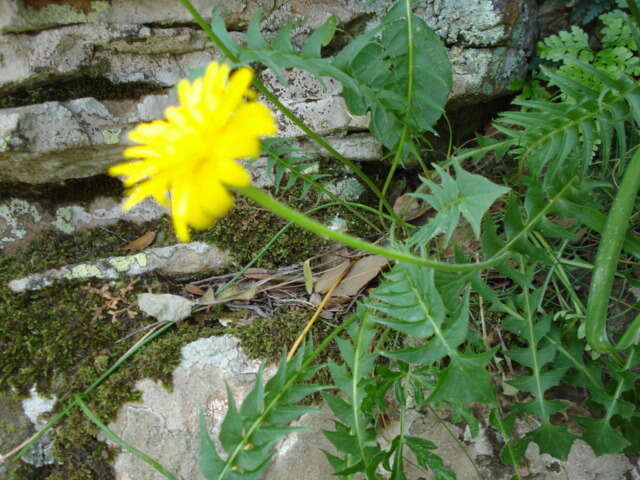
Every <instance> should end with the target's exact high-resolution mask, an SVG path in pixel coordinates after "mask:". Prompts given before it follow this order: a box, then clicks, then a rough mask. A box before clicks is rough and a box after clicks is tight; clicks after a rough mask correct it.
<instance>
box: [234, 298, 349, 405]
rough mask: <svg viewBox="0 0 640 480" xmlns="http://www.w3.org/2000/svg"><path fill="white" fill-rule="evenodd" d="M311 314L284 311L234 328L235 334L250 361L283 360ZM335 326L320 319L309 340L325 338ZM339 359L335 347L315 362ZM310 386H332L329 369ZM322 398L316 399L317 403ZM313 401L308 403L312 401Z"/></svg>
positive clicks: (322, 371) (318, 375)
mask: <svg viewBox="0 0 640 480" xmlns="http://www.w3.org/2000/svg"><path fill="white" fill-rule="evenodd" d="M311 315H312V312H310V311H305V310H292V311H287V312H283V313H281V314H279V315H276V316H274V317H271V318H263V319H260V320H257V321H255V322H253V323H252V324H251V325H248V326H246V327H242V328H238V329H234V330H232V331H230V332H229V333H232V334H233V335H235V336H236V337H238V338H239V339H240V346H241V347H242V349H243V351H244V352H245V354H246V355H247V356H248V357H249V358H255V359H260V360H263V359H266V360H268V361H270V362H272V363H277V362H279V361H280V358H281V356H282V352H283V351H288V349H289V347H290V346H291V345H293V342H295V340H296V338H298V335H300V332H301V331H302V329H303V328H304V326H305V325H306V323H307V322H308V321H309V319H310V318H311ZM333 328H334V327H333V326H332V325H331V324H329V323H327V322H325V321H323V320H322V319H318V320H317V321H316V323H315V324H314V326H313V328H312V329H311V331H310V332H309V334H308V336H307V340H309V339H323V338H325V337H326V336H327V335H328V334H329V333H330V332H331V331H332V330H333ZM337 357H338V350H337V348H335V345H334V344H332V345H330V346H329V347H328V348H327V349H326V350H325V351H324V352H323V353H322V354H321V355H320V356H319V357H318V358H317V359H316V361H315V364H320V363H323V362H325V361H326V360H327V358H333V359H334V360H335V359H337ZM309 383H320V384H323V385H329V384H331V383H332V382H331V378H330V375H329V372H328V371H327V369H322V370H319V371H318V372H317V373H316V374H315V375H314V376H313V377H312V378H311V379H309ZM318 399H319V398H315V400H318ZM312 400H313V399H312V398H309V399H307V401H312Z"/></svg>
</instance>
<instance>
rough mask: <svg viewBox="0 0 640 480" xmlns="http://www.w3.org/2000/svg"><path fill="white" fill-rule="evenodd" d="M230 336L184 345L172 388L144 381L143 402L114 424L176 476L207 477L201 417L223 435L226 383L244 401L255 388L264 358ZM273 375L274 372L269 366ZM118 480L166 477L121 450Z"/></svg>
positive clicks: (123, 409) (140, 386) (214, 433)
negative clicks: (200, 458) (201, 464)
mask: <svg viewBox="0 0 640 480" xmlns="http://www.w3.org/2000/svg"><path fill="white" fill-rule="evenodd" d="M238 342H239V341H238V339H236V338H235V337H232V336H230V335H224V336H222V337H211V338H202V339H200V340H197V341H196V342H193V343H190V344H189V345H186V346H185V347H183V349H182V357H183V359H182V362H181V363H180V365H179V366H178V368H176V369H175V370H174V372H173V388H172V390H171V392H168V391H167V390H166V389H165V388H164V387H163V386H162V385H161V384H160V382H156V381H153V380H148V379H147V380H141V381H139V382H137V383H136V387H137V388H138V389H139V390H140V391H141V392H142V396H141V401H140V402H132V403H127V404H125V405H124V406H122V407H121V408H120V410H119V412H118V416H117V419H116V421H115V422H114V423H112V424H111V425H110V428H111V429H112V430H113V431H114V432H115V433H116V434H117V435H120V436H122V438H123V439H124V440H125V441H127V442H129V443H130V444H132V445H135V446H136V448H138V449H140V450H142V451H143V452H147V453H148V454H150V455H151V456H152V457H153V458H154V459H155V460H157V461H158V462H159V463H161V464H162V465H164V466H165V467H166V468H167V469H168V470H169V471H170V472H172V473H173V474H174V475H177V476H181V477H182V478H188V479H193V480H196V479H201V478H203V477H202V476H201V475H200V473H199V472H198V469H197V455H198V448H199V444H198V442H199V427H198V418H199V415H200V412H201V411H204V413H205V417H206V419H207V423H208V425H210V427H211V431H212V436H214V437H217V432H218V430H219V427H220V423H221V421H222V419H223V418H224V414H225V413H226V409H227V394H226V385H228V386H229V388H230V390H231V391H232V392H233V395H234V398H235V400H236V402H240V401H241V400H242V399H243V398H244V396H245V395H246V394H247V393H248V392H249V390H250V389H251V387H252V386H253V382H254V380H255V374H256V372H257V370H258V366H259V364H258V362H254V361H249V360H247V358H246V357H245V356H244V354H243V353H242V351H241V350H240V348H239V346H238ZM265 373H266V375H267V377H268V376H270V375H271V374H272V373H273V369H271V368H268V369H267V371H266V372H265ZM114 468H115V472H116V479H117V480H161V479H163V478H164V477H163V476H162V475H160V474H159V473H158V472H156V471H155V470H153V469H152V468H151V467H149V466H148V465H147V464H146V463H144V462H142V461H141V460H139V459H138V458H137V457H135V456H133V455H131V454H129V453H127V452H124V451H123V452H121V453H120V454H119V455H118V456H117V458H116V460H115V465H114Z"/></svg>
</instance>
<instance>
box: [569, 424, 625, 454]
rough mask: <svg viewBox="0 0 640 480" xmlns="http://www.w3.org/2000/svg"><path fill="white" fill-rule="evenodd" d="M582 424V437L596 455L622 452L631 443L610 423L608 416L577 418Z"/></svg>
mask: <svg viewBox="0 0 640 480" xmlns="http://www.w3.org/2000/svg"><path fill="white" fill-rule="evenodd" d="M576 420H577V421H578V423H579V424H580V425H581V426H582V428H583V432H582V438H583V439H584V441H585V442H587V443H588V444H589V445H590V446H591V448H593V451H594V452H595V454H596V455H598V456H600V455H605V454H607V453H611V454H616V453H622V452H623V451H624V449H625V448H627V446H629V445H631V443H630V442H629V441H628V440H627V439H626V438H624V437H623V436H622V435H620V434H619V433H618V432H617V431H616V430H614V429H613V428H612V427H611V425H609V420H608V419H607V418H598V419H596V418H586V417H578V418H576Z"/></svg>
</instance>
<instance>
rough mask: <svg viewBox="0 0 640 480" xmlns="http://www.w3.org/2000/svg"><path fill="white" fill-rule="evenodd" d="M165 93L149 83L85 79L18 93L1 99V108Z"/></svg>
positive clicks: (18, 91)
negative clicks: (77, 99) (86, 98)
mask: <svg viewBox="0 0 640 480" xmlns="http://www.w3.org/2000/svg"><path fill="white" fill-rule="evenodd" d="M164 92H165V89H164V88H163V87H159V86H157V85H154V84H151V83H148V82H127V83H113V82H111V81H109V80H107V79H106V78H104V77H97V76H87V75H85V76H83V77H77V78H70V79H64V80H58V81H55V82H52V83H49V84H47V85H40V86H34V87H31V88H22V89H20V90H15V91H14V92H11V93H8V94H5V95H3V96H2V97H0V108H14V107H22V106H25V105H33V104H36V103H43V102H53V101H56V102H65V101H67V100H73V99H74V98H84V97H93V98H95V99H96V100H126V99H135V98H140V97H141V96H143V95H151V94H154V93H164Z"/></svg>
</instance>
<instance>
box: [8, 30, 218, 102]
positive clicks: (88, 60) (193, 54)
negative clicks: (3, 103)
mask: <svg viewBox="0 0 640 480" xmlns="http://www.w3.org/2000/svg"><path fill="white" fill-rule="evenodd" d="M215 55H216V50H215V49H211V48H209V47H208V38H207V37H206V35H205V34H204V32H202V31H200V30H196V29H194V28H186V27H180V28H149V27H147V26H144V25H112V24H105V23H95V24H85V25H72V26H66V27H61V28H56V29H52V30H44V31H42V32H39V33H37V34H34V35H3V36H0V59H3V60H2V61H0V94H5V93H9V94H10V93H12V92H13V91H15V90H17V89H18V88H21V89H25V88H32V87H35V86H38V85H43V84H47V83H52V82H56V81H60V80H65V79H73V78H77V77H80V76H96V77H98V76H100V77H104V78H106V79H108V80H110V81H111V82H113V83H115V84H121V83H128V82H147V83H148V84H153V85H154V86H155V87H172V86H173V85H175V84H176V83H177V82H178V81H179V80H180V79H181V78H184V77H186V76H187V75H188V74H189V71H190V70H192V69H194V68H196V67H200V66H202V65H206V64H207V63H209V62H210V61H211V60H212V59H213V58H214V57H215ZM63 87H64V86H63V85H61V86H60V88H63ZM114 88H115V87H114ZM98 93H99V92H98Z"/></svg>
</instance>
